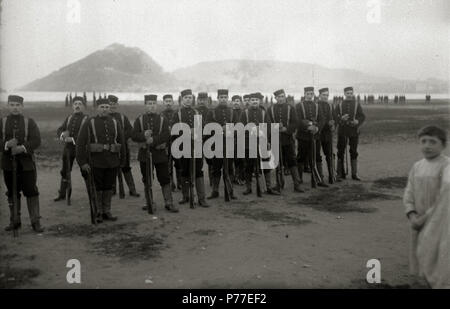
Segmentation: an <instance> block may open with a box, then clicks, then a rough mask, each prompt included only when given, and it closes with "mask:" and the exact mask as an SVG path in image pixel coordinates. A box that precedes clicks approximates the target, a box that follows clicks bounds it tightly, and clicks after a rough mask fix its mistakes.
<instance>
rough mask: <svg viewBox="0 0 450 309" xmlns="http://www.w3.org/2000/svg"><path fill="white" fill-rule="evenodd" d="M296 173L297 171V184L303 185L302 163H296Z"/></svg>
mask: <svg viewBox="0 0 450 309" xmlns="http://www.w3.org/2000/svg"><path fill="white" fill-rule="evenodd" d="M297 171H298V179H299V183H300V184H302V183H303V163H298V165H297Z"/></svg>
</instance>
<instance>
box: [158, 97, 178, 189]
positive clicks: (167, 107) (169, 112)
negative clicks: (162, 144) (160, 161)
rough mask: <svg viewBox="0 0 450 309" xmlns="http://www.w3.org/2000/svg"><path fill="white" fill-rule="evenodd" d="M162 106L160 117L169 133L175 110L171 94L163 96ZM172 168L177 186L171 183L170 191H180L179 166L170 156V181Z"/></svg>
mask: <svg viewBox="0 0 450 309" xmlns="http://www.w3.org/2000/svg"><path fill="white" fill-rule="evenodd" d="M163 104H164V110H163V111H162V115H163V116H164V118H166V120H167V123H168V124H169V131H170V130H171V129H172V127H171V126H170V124H171V123H172V119H173V116H174V115H175V113H176V110H175V109H174V108H173V96H172V95H171V94H165V95H164V96H163ZM170 150H171V147H170V146H169V153H170ZM174 166H175V175H176V179H177V184H176V186H175V184H174V183H172V191H174V190H175V187H176V188H177V189H178V190H181V166H180V161H179V160H177V159H175V158H173V157H172V155H170V160H169V176H170V177H172V179H173V175H172V171H173V167H174Z"/></svg>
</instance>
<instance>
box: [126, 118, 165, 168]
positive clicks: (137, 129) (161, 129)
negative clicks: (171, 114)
mask: <svg viewBox="0 0 450 309" xmlns="http://www.w3.org/2000/svg"><path fill="white" fill-rule="evenodd" d="M142 126H143V127H142ZM146 130H152V137H153V143H152V144H150V145H149V147H150V151H151V153H152V160H153V163H154V164H157V163H164V162H167V161H168V153H169V147H170V144H169V142H170V131H169V121H168V120H167V119H166V118H165V117H164V116H162V115H158V114H155V113H145V114H142V115H140V116H139V117H138V118H137V119H136V120H135V121H134V125H133V134H132V139H133V141H135V142H137V143H142V144H141V145H140V147H139V153H138V160H139V161H140V162H145V159H146V157H145V156H146V152H147V144H146V143H145V141H146V139H145V135H144V132H145V131H146Z"/></svg>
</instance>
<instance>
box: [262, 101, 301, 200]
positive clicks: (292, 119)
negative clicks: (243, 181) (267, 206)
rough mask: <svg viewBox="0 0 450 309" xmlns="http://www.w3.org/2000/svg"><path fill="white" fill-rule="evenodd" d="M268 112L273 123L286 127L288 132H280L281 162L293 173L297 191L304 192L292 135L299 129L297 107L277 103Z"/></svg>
mask: <svg viewBox="0 0 450 309" xmlns="http://www.w3.org/2000/svg"><path fill="white" fill-rule="evenodd" d="M268 114H269V117H270V121H271V122H273V123H279V124H280V129H281V127H286V129H287V130H286V132H280V135H279V143H280V150H281V153H280V157H281V155H282V160H283V161H284V162H282V161H281V160H280V162H279V164H285V166H287V167H288V168H289V169H290V171H291V175H292V181H293V183H294V190H295V191H297V192H302V190H300V176H299V174H298V170H297V162H296V158H295V149H294V140H293V137H292V135H293V134H294V132H295V130H296V129H297V116H296V113H295V108H293V107H292V106H291V105H289V104H288V103H287V102H286V103H277V104H274V105H272V106H271V107H270V108H269V110H268Z"/></svg>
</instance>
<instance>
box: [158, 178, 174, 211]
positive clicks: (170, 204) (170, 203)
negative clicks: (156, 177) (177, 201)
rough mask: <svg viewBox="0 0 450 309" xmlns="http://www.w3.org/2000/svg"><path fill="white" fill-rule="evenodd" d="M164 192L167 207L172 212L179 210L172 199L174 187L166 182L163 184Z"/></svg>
mask: <svg viewBox="0 0 450 309" xmlns="http://www.w3.org/2000/svg"><path fill="white" fill-rule="evenodd" d="M161 189H162V194H163V197H164V202H165V204H166V205H165V208H166V209H167V210H168V211H170V212H178V209H177V207H176V206H175V205H173V201H172V188H171V187H170V184H166V185H164V186H162V188H161Z"/></svg>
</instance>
